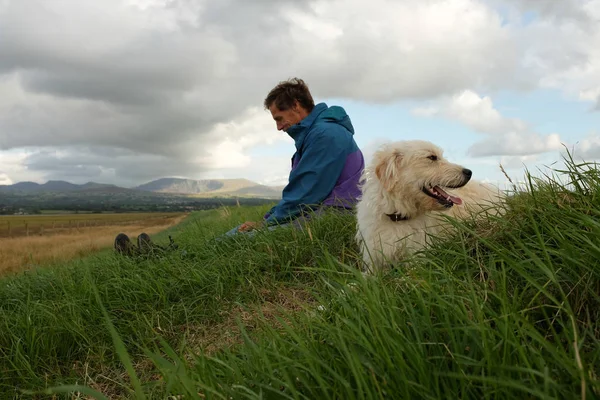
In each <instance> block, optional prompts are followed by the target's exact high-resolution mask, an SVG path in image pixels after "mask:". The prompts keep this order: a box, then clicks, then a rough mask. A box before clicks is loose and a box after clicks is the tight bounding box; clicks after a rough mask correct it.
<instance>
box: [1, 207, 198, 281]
mask: <svg viewBox="0 0 600 400" xmlns="http://www.w3.org/2000/svg"><path fill="white" fill-rule="evenodd" d="M92 216H93V214H87V215H85V214H83V215H58V216H56V215H53V216H9V217H0V232H4V235H1V234H0V275H2V274H6V273H10V272H17V271H21V270H24V269H31V268H36V267H38V266H43V265H47V264H51V263H56V262H61V261H67V260H71V259H73V258H77V257H83V256H86V255H89V254H91V253H93V252H96V251H98V250H101V249H105V248H108V247H111V246H112V245H113V240H114V238H115V236H116V235H117V234H118V233H120V232H124V233H126V234H127V235H129V236H130V237H131V238H132V240H133V241H135V238H136V237H137V235H139V234H140V233H142V232H146V233H148V234H149V235H152V234H156V233H158V232H160V231H163V230H165V229H167V228H169V227H172V226H174V225H177V224H179V223H180V222H181V221H182V220H183V219H184V218H185V217H186V216H187V214H185V213H144V214H139V213H136V214H134V213H131V214H97V216H98V217H104V218H97V219H96V220H95V221H94V220H93V219H92V218H90V217H92ZM17 217H20V219H18V218H17ZM73 217H78V218H73ZM84 217H85V218H84ZM118 217H121V218H118ZM9 218H14V219H10V222H11V225H12V224H15V221H17V220H18V221H20V222H21V224H25V222H24V221H33V223H32V225H30V226H32V228H31V230H30V232H29V236H27V235H24V234H23V232H24V230H16V231H15V230H14V228H12V226H14V225H12V226H11V234H12V235H13V237H8V235H7V234H6V233H7V231H6V222H7V221H6V220H7V219H9ZM49 220H50V221H49ZM69 220H70V221H71V224H70V226H69V225H68V221H69ZM52 222H54V227H53V226H52ZM77 222H79V227H77ZM93 222H95V224H94V223H93ZM36 223H37V224H36ZM59 224H60V225H59ZM2 226H4V227H5V229H4V230H2V228H1V227H2ZM28 227H29V226H28ZM42 227H43V228H42ZM36 229H37V233H36V234H33V232H35V230H36ZM40 232H41V233H40ZM16 233H20V235H17V234H16Z"/></svg>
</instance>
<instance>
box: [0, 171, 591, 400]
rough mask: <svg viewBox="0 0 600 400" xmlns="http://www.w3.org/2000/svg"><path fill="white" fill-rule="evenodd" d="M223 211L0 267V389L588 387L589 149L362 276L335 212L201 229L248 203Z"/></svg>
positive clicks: (466, 390)
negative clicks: (131, 247) (116, 250)
mask: <svg viewBox="0 0 600 400" xmlns="http://www.w3.org/2000/svg"><path fill="white" fill-rule="evenodd" d="M567 161H568V160H567ZM228 211H229V212H230V213H231V215H225V214H226V213H225V211H224V210H212V211H207V212H200V213H196V214H194V215H193V216H192V217H191V218H188V219H187V220H186V221H185V222H184V223H183V224H182V225H181V226H179V227H177V228H175V229H174V230H171V232H169V233H170V234H171V235H173V237H174V239H175V240H176V242H178V243H179V244H180V246H181V250H185V253H182V252H173V253H169V254H166V255H164V256H159V257H157V258H153V259H148V260H130V259H124V258H119V257H116V256H114V255H113V254H112V253H110V252H106V253H103V254H100V255H98V256H95V257H90V258H89V259H86V260H84V261H81V262H76V263H73V264H70V265H66V266H64V267H61V268H55V269H46V270H39V271H36V272H33V273H27V274H25V275H22V276H17V277H11V278H7V279H4V280H2V281H0V393H5V395H4V396H0V398H13V397H16V398H31V397H32V396H33V397H37V398H45V397H48V398H51V396H53V395H52V394H50V393H63V394H61V396H65V398H72V397H74V396H78V395H77V393H80V394H88V395H90V396H92V397H94V396H95V397H96V398H102V396H105V398H111V399H112V398H148V399H154V398H156V399H163V398H168V396H170V395H171V396H176V395H183V396H184V397H183V398H186V399H194V398H198V399H200V398H214V399H229V398H234V399H238V398H240V399H246V398H248V399H250V398H252V399H255V398H256V399H258V398H264V399H280V398H289V399H317V398H318V399H322V398H324V399H327V398H336V399H342V398H343V399H371V398H403V399H404V398H406V399H457V398H462V399H471V398H473V399H497V398H501V399H504V398H506V399H530V398H531V399H534V398H536V399H537V398H544V399H572V398H573V399H574V398H586V399H593V398H598V397H600V381H599V380H598V374H599V373H600V322H598V321H599V319H600V318H599V317H600V261H598V260H599V259H600V240H599V239H600V173H599V171H598V170H597V169H595V166H590V165H575V164H573V163H572V162H570V163H569V165H568V169H567V170H566V171H557V172H556V173H555V174H554V175H551V176H547V177H545V178H544V179H539V180H534V179H533V178H531V181H530V186H529V190H528V191H524V192H522V193H519V194H518V195H515V196H512V197H511V198H510V200H509V201H508V204H507V206H506V210H505V213H504V215H503V217H501V218H500V217H491V216H490V217H489V218H487V219H486V220H485V221H484V222H475V221H466V222H464V223H456V234H455V235H454V236H453V237H452V238H451V239H450V240H436V243H435V245H434V246H433V248H431V249H430V250H428V251H426V252H423V253H422V254H419V255H418V256H417V257H415V259H413V260H409V261H407V262H404V263H399V264H398V265H397V266H396V268H394V269H393V270H391V271H388V272H386V273H385V274H382V275H381V276H376V277H371V278H367V279H365V278H364V277H363V276H362V274H361V273H360V272H358V270H357V268H356V265H357V258H358V257H357V254H356V247H355V245H354V243H353V235H354V230H355V227H354V219H353V217H352V216H344V215H335V214H332V215H328V216H326V217H323V218H321V219H319V220H315V221H314V222H312V223H311V224H310V225H309V229H308V230H304V231H299V230H291V229H289V230H280V231H276V232H267V233H264V234H259V235H257V236H256V237H254V238H247V237H243V236H242V237H238V238H231V239H226V240H222V241H214V240H212V239H213V238H214V237H216V236H218V235H219V234H221V233H223V232H225V231H226V230H228V229H229V228H230V227H231V226H234V225H235V224H237V223H240V222H242V221H244V220H247V219H258V218H260V216H261V215H262V213H263V212H264V211H265V208H264V207H252V208H246V207H242V208H231V209H229V210H228ZM165 237H166V233H165V234H163V235H162V236H160V237H158V238H157V240H158V241H161V242H164V243H166V239H165ZM73 385H75V386H73ZM51 388H54V389H51ZM43 392H45V393H46V394H44V393H43Z"/></svg>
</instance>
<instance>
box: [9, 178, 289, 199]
mask: <svg viewBox="0 0 600 400" xmlns="http://www.w3.org/2000/svg"><path fill="white" fill-rule="evenodd" d="M281 189H282V188H281V187H273V186H265V185H260V184H258V183H256V182H253V181H250V180H248V179H206V180H193V179H181V178H161V179H157V180H154V181H151V182H148V183H145V184H143V185H139V186H136V187H134V188H130V189H128V188H123V187H119V186H116V185H110V184H104V183H96V182H88V183H84V184H82V185H78V184H74V183H70V182H66V181H58V180H55V181H48V182H46V183H44V184H39V183H35V182H18V183H15V184H14V185H0V193H11V194H16V195H29V194H39V193H45V192H53V193H65V192H77V193H79V194H81V195H84V194H85V193H90V194H93V195H97V194H99V193H105V194H110V193H140V192H145V193H148V192H152V193H162V194H165V195H168V194H173V195H186V196H194V197H236V196H237V197H260V198H266V199H279V198H281Z"/></svg>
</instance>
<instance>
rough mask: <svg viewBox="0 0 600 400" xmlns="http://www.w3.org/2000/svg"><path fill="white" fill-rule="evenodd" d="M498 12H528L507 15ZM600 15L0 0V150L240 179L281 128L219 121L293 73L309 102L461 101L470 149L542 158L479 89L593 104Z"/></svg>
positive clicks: (476, 1) (50, 170)
mask: <svg viewBox="0 0 600 400" xmlns="http://www.w3.org/2000/svg"><path fill="white" fill-rule="evenodd" d="M505 4H508V5H509V6H511V7H512V9H511V12H512V13H514V14H516V15H518V16H521V17H522V16H523V13H524V12H525V11H534V12H535V14H536V16H537V17H536V19H535V20H534V21H530V22H529V23H527V24H522V23H520V22H519V21H518V19H514V18H512V17H511V18H509V19H504V17H503V14H504V13H503V12H501V11H500V10H501V9H502V10H503V9H504V8H505V7H506V5H505ZM32 9H35V10H36V12H31V10H32ZM511 15H512V14H511ZM599 17H600V0H561V1H553V0H535V1H520V0H519V1H517V0H511V1H510V2H508V3H505V2H502V4H500V2H499V1H497V0H453V1H445V0H428V1H423V0H403V1H398V0H372V1H370V2H369V3H368V4H366V3H365V2H364V1H363V0H314V1H306V0H299V1H282V0H277V1H275V0H263V1H258V2H251V1H246V0H222V1H221V0H220V1H213V2H208V1H204V0H126V1H122V0H105V1H102V2H92V1H77V0H63V1H60V2H56V1H55V2H42V1H39V0H0V26H1V27H2V34H1V35H0V54H2V57H0V92H2V96H0V116H1V117H0V132H1V133H0V154H4V153H2V151H3V150H4V151H6V150H10V149H18V151H25V150H22V149H29V150H27V151H29V152H31V154H30V156H29V157H28V159H27V160H26V161H24V162H27V164H26V165H28V167H27V168H28V169H27V174H29V175H28V176H34V175H35V176H53V177H58V175H59V174H61V173H66V172H69V171H71V172H73V173H77V174H79V175H78V176H80V179H85V178H86V177H87V178H89V179H92V178H94V179H96V178H98V177H102V178H106V179H113V178H114V179H119V178H115V177H117V176H121V175H120V172H122V171H123V170H124V169H125V168H126V169H127V170H126V175H125V178H123V180H122V181H123V182H125V181H128V182H133V181H134V180H136V179H139V180H145V179H147V178H148V177H150V175H151V174H156V176H154V177H160V176H165V175H177V176H199V175H203V174H210V173H214V174H219V173H222V172H221V170H224V171H225V170H226V171H228V172H227V173H230V172H232V171H240V172H244V171H245V170H243V168H249V166H251V165H254V164H255V163H258V162H261V160H259V159H254V158H251V157H252V156H251V155H250V154H251V153H252V149H255V148H257V147H261V146H268V145H269V143H271V141H272V140H279V139H273V137H275V135H278V133H277V132H276V130H275V128H274V126H269V127H268V131H267V130H265V131H264V132H263V131H262V128H261V129H258V128H257V129H255V130H253V129H254V128H255V126H254V125H253V124H256V125H257V126H261V127H263V126H264V128H265V129H266V128H267V125H268V124H267V123H266V122H264V125H263V120H264V119H261V118H263V117H262V116H261V117H256V118H258V119H256V120H252V121H251V122H248V124H247V125H245V126H233V127H231V126H230V125H229V124H230V123H231V121H234V122H233V124H234V125H235V124H238V125H239V124H242V123H243V122H241V121H244V120H248V121H250V120H251V117H249V116H248V112H249V111H248V110H249V109H251V108H252V107H258V108H259V109H260V107H261V103H262V100H263V98H264V96H265V95H266V93H267V92H268V90H270V89H271V88H272V87H273V85H274V84H276V83H277V82H278V81H279V80H282V79H285V78H288V77H290V76H301V77H303V78H305V79H306V80H307V82H308V83H309V85H310V87H311V89H312V90H313V93H314V95H315V97H316V98H324V97H327V98H338V99H339V98H351V99H354V100H357V101H361V102H365V103H371V104H373V103H382V102H393V101H399V100H402V99H409V98H413V99H415V98H416V99H435V98H439V97H440V96H451V95H452V94H455V93H463V95H464V97H463V98H461V99H455V102H456V104H454V106H455V108H454V109H452V108H448V109H446V110H445V111H444V112H446V113H448V114H447V115H448V116H449V117H450V118H454V119H457V120H460V121H462V122H463V123H465V124H468V125H469V126H472V127H474V128H473V129H475V128H476V129H477V130H478V131H481V132H483V133H484V134H486V135H489V138H490V142H489V143H488V144H487V145H485V143H484V145H480V144H478V145H476V146H475V147H474V149H475V150H476V151H477V152H480V154H489V152H490V151H491V150H492V147H493V148H494V149H495V150H494V151H495V152H500V154H513V153H515V152H516V153H515V154H517V153H518V154H521V153H523V152H527V151H535V152H540V151H544V149H551V148H554V147H555V146H556V141H557V140H558V138H557V137H549V138H548V137H544V136H542V135H537V134H535V133H534V132H532V131H531V128H528V127H524V126H521V125H520V124H521V123H523V121H519V120H514V119H510V118H506V117H503V116H502V115H500V114H499V113H498V111H497V110H495V109H494V108H493V105H492V104H491V100H489V99H488V98H486V97H484V98H480V97H479V96H477V95H476V93H491V94H493V93H494V92H495V91H497V90H517V91H518V90H533V89H535V88H537V87H550V88H557V89H558V90H561V91H564V92H565V93H567V94H568V95H569V96H572V97H574V98H577V99H580V100H582V101H586V102H597V100H598V97H599V95H600V46H599V45H598V43H600V27H599V24H597V23H595V21H597V19H598V18H599ZM466 89H471V90H472V92H464V91H465V90H466ZM599 104H600V103H599ZM467 110H470V112H468V111H467ZM259 111H261V110H259ZM261 112H262V111H261ZM440 112H442V111H440V110H437V109H427V108H425V109H421V110H415V113H417V114H419V115H422V116H433V115H439V113H440ZM257 114H260V112H257ZM261 115H262V114H261ZM267 117H268V116H265V117H264V118H267ZM264 121H266V120H264ZM229 130H232V131H231V132H230V131H229ZM251 132H254V133H256V135H254V133H251ZM498 132H502V133H503V132H510V135H512V136H510V137H509V138H508V140H506V141H501V142H498V138H497V137H495V136H493V135H499V133H498ZM277 137H278V136H277ZM498 137H499V136H498ZM494 140H496V141H494ZM511 140H512V142H511ZM519 145H522V146H521V147H519ZM502 146H504V147H502ZM515 149H517V150H515ZM527 149H529V150H527ZM61 151H62V152H66V153H68V154H69V155H67V156H63V157H58V156H56V154H58V153H57V152H61ZM506 152H508V153H506ZM511 152H512V153H511ZM83 155H86V158H87V159H88V160H93V164H92V161H89V162H86V160H84V159H82V156H83ZM286 157H287V154H286ZM116 160H117V161H118V162H116ZM75 163H76V164H75ZM23 165H25V164H23ZM78 165H81V167H77V166H78ZM36 168H37V169H36ZM42 168H44V169H42ZM2 171H4V172H3V173H5V174H7V176H8V177H9V178H10V179H12V180H15V179H17V178H16V177H18V176H25V174H24V172H23V171H21V172H17V171H15V170H13V171H7V170H2ZM264 173H265V174H266V173H267V172H266V170H265V172H264ZM36 174H37V175H36ZM278 176H283V174H279V175H278ZM259 178H260V179H270V178H267V175H262V178H261V177H259ZM139 183H141V182H139Z"/></svg>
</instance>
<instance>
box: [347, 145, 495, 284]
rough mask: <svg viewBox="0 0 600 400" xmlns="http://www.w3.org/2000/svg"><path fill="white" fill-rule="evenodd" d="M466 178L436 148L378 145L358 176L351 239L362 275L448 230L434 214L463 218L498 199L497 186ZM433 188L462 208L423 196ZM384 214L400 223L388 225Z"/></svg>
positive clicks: (465, 172)
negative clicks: (457, 201)
mask: <svg viewBox="0 0 600 400" xmlns="http://www.w3.org/2000/svg"><path fill="white" fill-rule="evenodd" d="M470 178H471V171H469V170H467V169H465V168H464V167H462V166H461V165H457V164H452V163H450V162H448V161H447V160H446V159H444V157H443V152H442V150H441V149H440V148H439V147H437V146H435V145H434V144H432V143H430V142H426V141H421V140H414V141H400V142H393V143H389V144H386V145H384V146H382V147H381V148H380V149H379V151H377V152H376V153H375V155H374V157H373V161H372V162H371V163H370V164H369V165H368V166H367V167H366V168H365V170H364V172H363V175H362V178H361V189H362V196H361V199H359V202H358V204H357V210H356V211H357V234H356V240H357V242H358V245H359V247H360V251H361V254H362V258H363V261H364V263H365V267H366V269H367V271H368V272H374V270H376V269H379V268H381V267H383V266H384V265H386V264H387V263H394V262H395V261H397V260H399V259H401V258H403V257H405V256H406V255H409V254H412V253H413V252H415V251H417V250H420V249H422V248H423V247H425V246H426V245H427V240H428V236H429V235H430V234H439V233H441V232H442V230H443V229H445V228H447V227H448V224H446V223H444V218H440V216H442V215H449V216H452V217H458V218H460V217H464V216H466V215H467V213H468V212H470V211H472V210H481V209H482V206H485V205H488V206H489V205H490V202H492V203H494V202H497V201H499V200H500V198H501V194H500V192H499V190H498V189H497V188H494V187H493V186H491V185H486V184H483V183H479V182H475V181H472V180H471V179H470ZM434 186H438V187H441V188H442V189H443V190H444V191H446V192H447V193H448V194H451V195H453V196H458V197H460V198H461V199H462V204H461V205H458V204H454V205H452V206H451V207H449V208H448V207H447V205H448V204H446V206H444V205H443V204H442V203H440V201H438V200H437V199H435V198H432V197H430V196H428V195H427V194H425V193H424V192H423V188H431V187H434ZM450 188H452V189H450ZM488 208H489V207H488ZM388 214H394V215H397V216H400V217H401V218H402V220H398V221H393V220H392V219H390V217H389V216H388Z"/></svg>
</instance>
